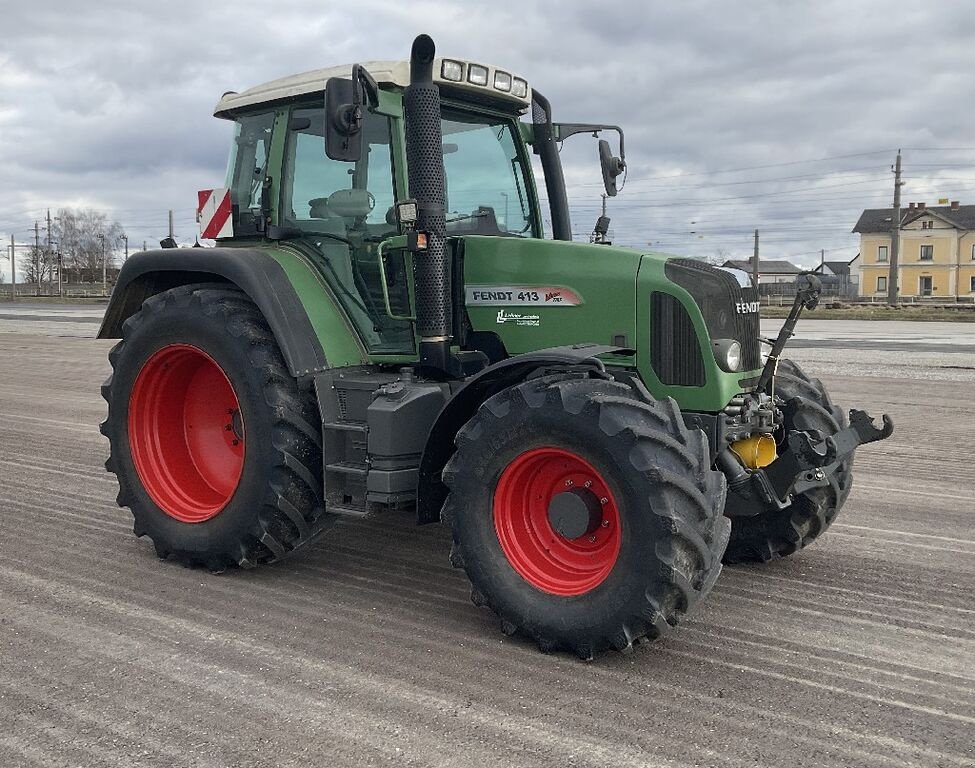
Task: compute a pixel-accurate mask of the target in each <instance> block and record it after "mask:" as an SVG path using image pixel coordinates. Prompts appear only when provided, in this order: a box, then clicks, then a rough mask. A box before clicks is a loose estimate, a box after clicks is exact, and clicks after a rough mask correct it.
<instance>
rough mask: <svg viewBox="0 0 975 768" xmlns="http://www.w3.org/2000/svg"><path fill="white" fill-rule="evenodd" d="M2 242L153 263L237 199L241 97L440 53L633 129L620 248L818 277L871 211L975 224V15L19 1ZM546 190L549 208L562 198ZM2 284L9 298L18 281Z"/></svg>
mask: <svg viewBox="0 0 975 768" xmlns="http://www.w3.org/2000/svg"><path fill="white" fill-rule="evenodd" d="M0 18H2V20H3V27H4V29H5V30H6V31H5V33H4V34H3V35H2V36H0V169H2V170H0V239H2V240H3V241H4V242H5V243H9V242H10V236H11V234H13V235H14V237H15V238H16V239H17V242H18V243H19V242H24V243H27V242H30V241H31V240H32V239H33V233H34V229H33V227H34V222H35V220H41V221H42V233H43V218H44V216H45V215H46V212H47V210H48V208H50V209H51V210H52V213H53V212H55V211H56V210H57V209H58V208H59V207H65V206H77V207H91V208H96V209H99V210H103V211H105V212H106V213H107V214H108V215H109V216H110V217H111V218H114V219H117V220H118V221H119V222H120V223H121V224H122V226H123V227H124V228H125V230H126V232H127V233H128V235H129V243H130V247H132V248H133V249H139V248H141V247H142V242H143V241H146V242H148V244H149V246H150V247H152V246H153V245H154V244H156V243H157V242H158V240H159V239H160V238H162V237H164V236H165V235H166V228H167V223H166V222H167V211H168V210H169V209H173V210H174V217H175V229H176V235H177V238H178V239H179V240H180V241H181V242H184V243H192V242H193V239H194V235H195V233H196V226H197V225H196V223H195V220H194V211H195V202H196V190H198V189H207V188H211V187H215V186H220V185H221V184H222V183H223V179H224V174H225V167H226V159H227V154H228V150H229V141H230V130H231V128H230V125H229V124H228V123H227V122H225V121H222V120H217V119H215V118H213V117H212V110H213V106H214V104H215V103H216V101H217V100H218V98H219V97H220V95H221V94H222V93H223V92H225V91H227V90H243V89H245V88H247V87H250V86H253V85H256V84H259V83H261V82H265V81H267V80H271V79H274V78H277V77H281V76H284V75H288V74H293V73H295V72H300V71H305V70H308V69H315V68H318V67H324V66H332V65H335V64H342V63H352V62H354V61H364V60H369V59H387V58H388V59H400V58H406V57H407V56H408V53H409V48H410V44H411V42H412V39H413V37H414V36H415V35H416V34H417V33H419V32H426V33H428V34H430V35H431V36H433V38H434V40H435V41H436V43H437V46H438V53H440V54H442V55H449V56H455V57H457V58H463V59H469V60H474V61H483V62H488V63H492V64H498V65H503V66H505V67H507V68H510V69H511V70H513V71H514V72H516V73H518V74H522V75H525V76H527V78H528V79H529V80H530V81H531V83H532V85H533V86H534V87H535V88H537V89H538V90H540V91H541V92H542V93H544V94H545V95H546V96H547V97H548V98H549V100H550V101H551V102H552V104H553V111H554V115H555V118H556V120H563V121H566V122H606V123H616V124H619V125H621V126H622V127H623V129H624V130H625V132H626V149H627V153H626V155H627V157H626V159H627V162H628V172H627V179H626V184H625V187H624V188H623V190H622V191H621V192H620V194H619V196H617V197H616V198H613V199H610V200H609V202H608V212H609V214H610V216H611V217H612V219H613V224H612V230H611V231H612V234H613V236H614V240H615V242H617V243H619V244H627V245H632V246H636V247H639V248H645V249H649V250H661V251H666V252H670V253H678V254H686V255H691V256H697V257H727V258H736V257H740V258H748V257H749V256H750V255H751V250H752V242H753V231H754V230H755V229H756V228H757V229H759V230H760V232H761V238H760V239H761V249H762V256H763V258H787V259H791V260H792V261H793V262H794V263H796V264H799V265H803V266H810V265H813V264H815V263H817V262H818V260H819V258H820V249H825V251H826V255H825V258H826V259H827V260H840V259H843V260H849V259H851V258H853V257H854V256H855V255H856V253H857V237H856V236H854V235H851V234H850V230H851V229H852V227H853V225H854V224H855V222H856V220H857V217H858V216H859V214H860V211H861V210H862V209H864V208H877V207H885V206H889V205H890V204H891V199H892V189H893V178H892V174H891V165H892V163H893V162H894V157H895V154H896V151H897V149H898V148H903V154H904V180H905V182H906V183H905V187H904V191H903V194H904V202H905V203H906V202H908V201H913V200H918V201H920V200H924V201H926V202H928V203H931V204H934V203H937V201H938V199H940V198H950V199H952V200H955V199H957V200H960V201H961V202H962V203H963V204H967V203H973V202H975V78H973V77H972V72H973V71H975V66H973V65H975V45H973V42H972V36H971V30H972V29H973V28H975V4H972V3H971V2H966V0H943V1H941V2H937V3H921V2H917V1H916V0H915V2H910V3H906V2H883V3H881V2H873V1H872V0H857V2H849V1H848V0H847V1H846V2H834V1H833V0H819V1H818V2H797V1H796V0H774V1H772V0H753V1H752V2H748V3H729V2H718V1H717V0H714V1H713V2H704V1H696V0H685V1H684V2H680V3H674V2H667V3H664V2H656V1H655V0H645V1H641V0H627V1H625V2H611V1H610V0H605V1H604V2H603V3H601V4H598V5H597V4H595V3H593V2H591V0H560V2H558V3H553V2H536V1H533V0H521V1H520V2H507V1H505V2H501V1H500V0H498V1H497V2H475V1H474V0H465V1H464V2H450V1H448V0H413V2H409V3H403V2H400V1H399V0H356V2H349V3H334V2H333V3H322V2H307V1H306V0H274V2H262V3H258V2H251V0H234V2H232V3H231V2H225V0H208V2H206V3H200V2H198V1H197V0H194V2H189V1H188V0H168V2H166V3H149V2H144V1H143V0H100V1H99V2H97V3H86V4H80V5H79V4H78V3H76V2H74V0H35V2H32V3H23V2H16V0H0ZM562 159H563V163H564V164H565V168H566V177H567V181H568V183H569V199H570V203H571V209H572V217H573V231H574V233H575V235H576V239H583V240H585V239H587V238H588V234H589V232H590V231H591V229H592V225H593V223H594V222H595V219H596V217H597V216H598V214H599V207H600V202H601V201H600V193H601V192H602V184H601V179H600V174H599V163H598V158H597V153H596V142H595V141H594V140H593V139H591V138H590V137H588V136H585V135H582V136H576V137H573V138H571V139H569V140H568V141H566V142H565V145H564V147H563V153H562ZM540 186H541V187H542V188H543V189H544V186H543V185H542V184H541V183H540ZM3 254H4V252H3V251H0V265H2V267H3V274H4V278H5V279H6V280H9V261H8V260H7V259H4V258H2V256H3Z"/></svg>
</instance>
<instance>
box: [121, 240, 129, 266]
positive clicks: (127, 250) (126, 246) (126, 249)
mask: <svg viewBox="0 0 975 768" xmlns="http://www.w3.org/2000/svg"><path fill="white" fill-rule="evenodd" d="M122 240H123V241H124V242H125V260H126V261H128V260H129V236H128V235H122Z"/></svg>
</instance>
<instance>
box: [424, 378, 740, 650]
mask: <svg viewBox="0 0 975 768" xmlns="http://www.w3.org/2000/svg"><path fill="white" fill-rule="evenodd" d="M455 442H456V447H457V450H456V453H455V454H454V455H453V457H452V458H451V460H450V462H449V463H448V465H447V467H446V468H445V470H444V473H443V479H444V482H445V483H446V484H447V486H448V488H449V495H448V497H447V500H446V501H445V503H444V507H443V512H442V516H443V520H444V522H445V523H446V524H449V525H450V526H451V529H452V532H453V546H452V549H451V557H450V559H451V563H452V564H453V565H454V566H455V567H458V568H463V569H464V570H465V571H466V572H467V576H468V577H469V578H470V581H471V583H472V592H471V599H472V600H473V602H474V603H475V605H478V606H487V607H489V608H491V609H492V610H493V611H494V612H495V613H496V614H497V615H498V616H499V617H500V619H501V629H502V631H503V632H504V633H505V634H509V635H510V634H513V633H515V632H516V631H519V632H521V633H522V634H523V635H525V636H527V637H529V638H531V639H533V640H534V641H535V642H536V643H537V644H538V646H539V648H540V649H541V650H543V651H546V652H548V651H554V650H568V651H571V652H574V653H576V654H577V655H578V656H579V657H580V658H583V659H591V658H592V657H593V656H594V655H595V654H597V653H600V652H602V651H604V650H606V649H609V648H614V649H616V650H619V651H624V652H625V651H628V650H629V649H630V648H631V647H632V645H633V643H634V642H637V641H640V640H644V639H655V638H657V637H660V636H661V635H662V634H664V633H665V632H667V631H668V630H669V629H670V627H672V626H675V625H676V624H677V623H678V622H679V621H680V620H681V619H682V618H683V617H684V616H685V615H686V614H687V613H688V612H689V611H690V610H691V609H692V608H694V607H695V605H696V604H697V603H698V602H699V601H700V600H701V599H702V598H703V597H704V596H705V595H707V593H708V592H709V591H710V589H711V587H712V586H713V585H714V582H715V580H716V579H717V577H718V574H719V573H720V571H721V556H722V554H723V552H724V548H725V546H726V544H727V540H728V535H729V530H730V522H729V521H728V519H727V518H725V517H724V515H723V509H724V499H725V491H726V483H725V478H724V476H723V475H722V474H721V473H720V472H715V471H712V469H711V466H710V463H711V462H710V458H709V453H708V446H707V443H706V439H705V437H704V435H703V434H702V433H701V432H700V431H696V430H689V429H687V428H686V427H685V425H684V421H683V419H682V418H681V415H680V412H679V410H678V408H677V405H676V404H675V403H674V401H673V400H669V399H668V400H664V401H653V400H652V398H650V396H649V395H647V394H646V393H645V391H644V392H643V396H642V397H641V396H638V394H637V393H636V392H635V391H634V390H633V389H632V388H631V387H630V386H627V385H625V384H622V383H619V382H616V381H608V380H601V379H591V378H581V377H575V378H573V377H558V376H555V377H543V378H539V379H535V380H531V381H528V382H525V383H522V384H518V385H516V386H513V387H510V388H508V389H505V390H503V391H501V392H500V393H498V394H496V395H494V396H493V397H491V398H489V399H488V400H486V401H485V402H484V403H483V404H482V405H481V407H480V409H479V410H478V411H477V413H476V414H475V415H474V417H473V418H472V419H471V420H470V421H469V422H468V423H467V424H466V425H465V426H464V427H463V428H462V429H461V430H460V432H459V433H458V434H457V437H456V441H455ZM549 452H554V453H553V455H555V456H561V455H564V454H566V452H568V455H570V456H574V457H576V458H575V459H569V460H568V461H576V460H578V461H580V462H582V463H583V464H585V465H587V466H588V467H589V468H590V469H592V470H593V471H594V473H595V475H594V476H595V477H596V478H597V479H596V484H595V485H594V486H592V489H591V490H594V489H598V488H599V487H601V486H602V487H603V488H604V490H608V493H606V494H605V496H604V497H603V498H602V499H601V500H600V502H601V503H602V504H607V499H606V496H609V497H610V498H611V501H612V508H613V509H614V510H615V512H616V513H618V514H617V515H616V517H615V522H616V523H618V525H616V529H617V530H618V531H619V535H618V546H619V549H618V554H617V555H616V556H615V559H611V560H610V559H606V561H605V565H604V566H603V567H604V570H606V569H608V570H606V572H605V575H604V576H603V577H602V580H601V581H598V583H595V584H594V585H593V586H586V587H579V585H580V584H581V583H582V582H581V581H573V580H572V579H576V578H577V577H576V576H575V575H570V576H568V577H567V578H568V579H570V580H569V581H568V582H567V583H569V584H571V585H572V588H571V589H570V590H569V591H570V592H571V594H566V593H565V592H564V591H563V593H559V592H557V591H553V589H552V588H551V587H550V585H549V584H548V583H547V582H544V583H542V584H541V586H539V578H538V577H536V576H532V577H531V578H532V579H533V581H534V582H535V583H533V581H529V578H528V577H526V576H524V575H522V572H520V571H519V570H518V568H519V567H521V568H522V570H524V568H525V567H526V566H525V565H524V563H523V562H521V564H520V566H519V565H518V563H519V561H523V559H524V557H523V556H519V555H513V556H511V557H509V555H508V554H506V550H505V548H504V546H503V544H502V541H501V537H502V534H501V532H500V531H501V528H499V527H498V526H499V525H502V527H503V525H504V524H503V523H498V522H497V521H498V519H499V518H498V515H501V519H504V520H507V519H508V517H507V515H509V514H510V515H512V518H511V519H515V520H520V519H522V518H520V517H519V516H518V515H519V514H520V513H518V512H516V511H512V512H509V511H508V510H515V509H522V508H523V509H526V510H527V509H528V508H529V507H530V505H531V504H532V501H531V500H532V499H544V500H542V501H539V502H537V503H538V505H539V506H538V507H537V509H549V510H551V508H552V507H551V506H550V505H551V503H552V502H551V501H550V499H551V498H554V496H555V495H559V496H561V495H563V493H562V491H563V490H564V489H563V485H570V483H569V482H568V480H565V481H563V480H562V479H561V476H559V475H557V474H556V475H554V476H553V477H554V479H552V480H551V483H552V485H551V486H549V487H552V488H555V489H556V490H557V491H558V493H556V491H555V490H553V491H552V494H553V495H552V496H546V495H545V494H543V493H539V494H538V495H537V496H536V494H535V489H536V488H541V487H542V484H541V481H538V482H535V480H532V481H530V482H526V483H524V484H523V485H522V487H518V486H517V485H516V484H512V483H509V482H508V481H507V480H506V479H505V478H507V477H508V473H509V472H511V471H514V469H513V468H515V467H523V466H527V465H526V464H525V462H526V461H533V460H534V459H531V458H530V457H533V456H539V455H541V456H543V457H544V456H546V455H548V453H549ZM544 461H546V462H548V461H549V459H544ZM557 463H558V462H557V461H556V465H557ZM545 466H546V467H547V466H549V465H548V464H545ZM565 466H569V465H568V464H566V465H565ZM573 466H574V465H573ZM526 477H531V476H530V475H528V476H526ZM534 477H536V478H537V477H538V475H535V476H534ZM570 479H571V478H570ZM580 479H581V478H580ZM532 483H535V484H534V485H533V484H532ZM580 485H581V483H576V487H577V488H578V492H579V493H586V492H588V491H583V490H582V489H581V487H580ZM509 486H512V487H513V488H514V491H513V492H514V493H515V495H513V496H507V495H505V493H506V491H505V489H506V488H508V487H509ZM585 487H586V488H589V487H590V486H588V485H586V486H585ZM526 489H530V490H526ZM518 494H521V495H520V496H519V495H518ZM496 495H497V498H498V499H499V500H504V499H513V500H515V502H514V503H512V504H510V505H508V504H506V503H504V502H501V501H499V502H498V503H497V504H496V502H495V497H496ZM545 505H549V506H545ZM596 509H597V510H598V509H599V507H598V506H596ZM606 509H608V507H603V510H606ZM527 514H528V512H525V515H527ZM548 514H549V515H550V514H551V512H550V511H549V513H548ZM597 515H598V512H597ZM524 519H527V517H525V518H524ZM547 519H548V520H549V523H548V526H549V527H548V528H547V529H545V523H542V525H541V526H540V528H539V530H542V529H544V530H543V535H542V536H541V537H540V540H541V541H542V544H541V549H539V550H538V551H537V552H536V553H535V555H534V556H532V557H534V558H535V560H536V561H539V562H540V563H541V565H543V566H546V567H547V564H546V563H547V561H546V560H545V558H546V557H547V555H545V554H544V553H545V551H546V550H547V548H548V547H549V546H550V547H551V549H548V550H547V551H548V552H549V553H552V552H555V551H556V547H557V546H559V544H564V543H565V542H566V541H568V542H569V543H568V544H567V545H566V546H568V545H571V546H573V547H576V546H578V547H584V546H585V544H584V539H585V540H588V541H589V542H594V541H596V539H597V537H598V536H600V535H602V534H601V533H600V528H601V527H603V526H608V525H609V520H608V518H607V519H603V520H602V521H600V520H599V519H598V517H597V518H596V520H595V521H594V522H593V523H592V527H591V528H590V529H589V530H588V531H587V532H586V534H584V535H581V536H579V537H578V538H573V539H572V540H571V541H569V536H567V535H565V536H563V539H562V540H560V542H559V544H556V543H555V541H556V537H557V533H556V529H555V528H554V527H553V526H554V523H552V522H551V518H550V517H549V518H547ZM612 530H613V529H612V528H609V527H605V531H606V535H607V536H608V535H611V533H610V532H611V531H612ZM593 531H595V533H593ZM590 534H591V535H590ZM549 542H551V543H549ZM519 546H520V544H519ZM593 546H598V547H601V546H602V543H599V544H593ZM508 551H509V552H511V551H513V550H511V548H510V547H509V550H508ZM539 553H541V554H539ZM532 557H529V560H531V559H532ZM598 562H599V563H603V561H602V560H598ZM534 566H535V563H534V562H530V563H529V567H534ZM587 567H588V566H587ZM543 587H544V588H543ZM577 587H578V588H577Z"/></svg>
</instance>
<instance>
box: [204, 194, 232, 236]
mask: <svg viewBox="0 0 975 768" xmlns="http://www.w3.org/2000/svg"><path fill="white" fill-rule="evenodd" d="M196 194H197V200H198V204H197V206H196V218H197V220H198V221H199V222H200V237H201V238H203V239H204V240H219V239H220V238H223V237H233V236H234V222H233V220H232V218H231V216H230V214H231V205H230V190H229V189H226V188H221V189H201V190H200V191H199V192H197V193H196Z"/></svg>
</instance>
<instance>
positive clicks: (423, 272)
mask: <svg viewBox="0 0 975 768" xmlns="http://www.w3.org/2000/svg"><path fill="white" fill-rule="evenodd" d="M435 55H436V46H435V45H434V43H433V40H432V39H431V38H430V37H429V36H428V35H419V36H418V37H417V38H416V40H414V41H413V50H412V52H411V55H410V84H409V85H408V86H407V87H406V90H405V91H404V93H403V107H404V119H405V123H406V161H407V164H408V166H409V188H410V197H412V198H413V199H415V200H416V202H417V222H416V227H417V229H418V230H421V231H425V232H426V233H427V238H428V239H427V248H426V250H425V251H424V252H422V253H420V254H417V258H416V266H415V270H416V275H415V277H416V325H417V332H418V333H419V335H420V364H421V365H422V366H425V367H429V368H434V369H437V370H439V371H443V372H446V373H451V372H452V371H453V369H454V368H455V367H456V361H453V360H452V359H451V355H450V342H451V335H450V334H451V330H452V328H453V307H452V306H451V274H450V272H451V269H450V266H451V265H450V258H449V255H448V253H447V247H446V246H447V222H446V214H445V210H444V209H445V205H446V201H445V192H444V190H445V183H444V166H443V134H442V132H441V127H440V89H439V88H438V87H437V86H436V85H435V84H434V82H433V60H434V57H435ZM452 363H453V364H452Z"/></svg>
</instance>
